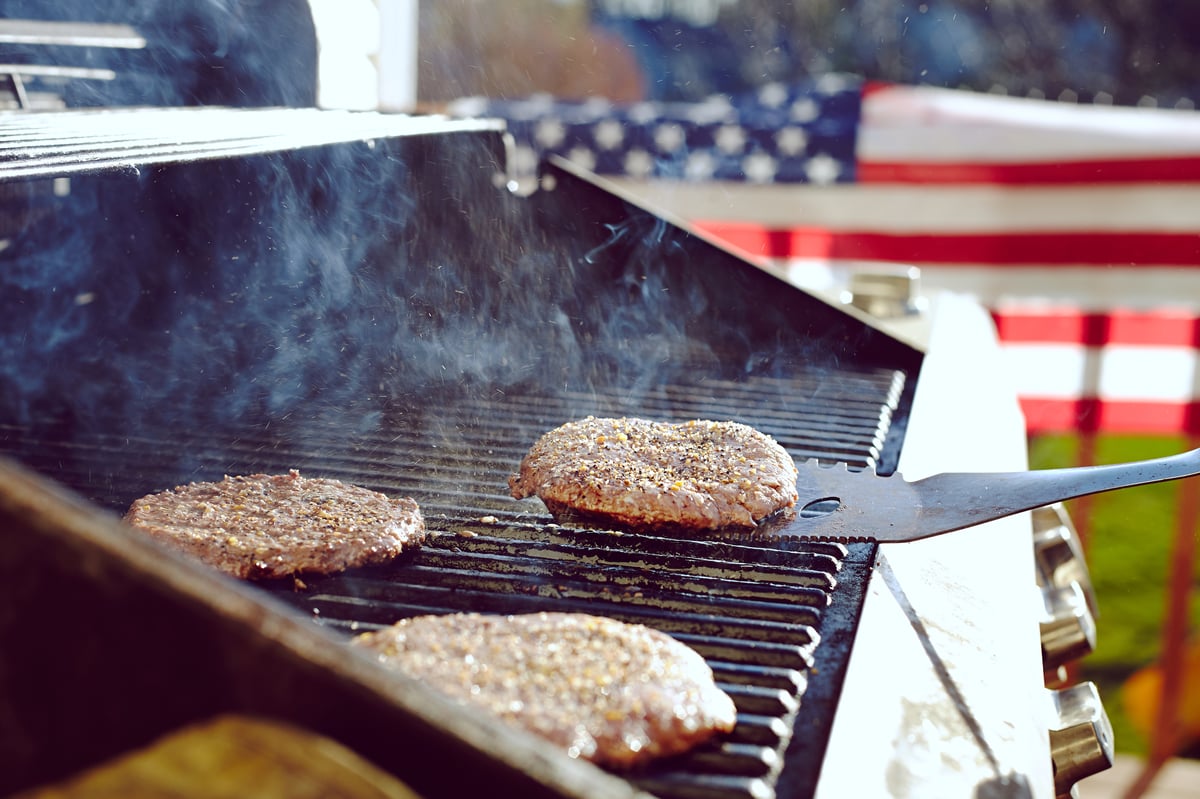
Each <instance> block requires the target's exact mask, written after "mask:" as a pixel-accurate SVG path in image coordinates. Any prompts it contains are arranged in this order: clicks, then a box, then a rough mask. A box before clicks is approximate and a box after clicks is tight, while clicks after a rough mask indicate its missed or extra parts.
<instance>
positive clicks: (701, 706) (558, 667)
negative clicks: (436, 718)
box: [353, 613, 736, 768]
mask: <svg viewBox="0 0 1200 799" xmlns="http://www.w3.org/2000/svg"><path fill="white" fill-rule="evenodd" d="M353 643H354V644H355V645H357V646H360V647H363V648H365V649H368V650H370V651H372V652H374V653H376V654H377V655H378V657H379V660H380V662H381V663H383V664H384V665H385V666H387V667H389V668H394V669H396V670H397V671H401V672H404V673H406V674H408V675H409V676H412V677H415V678H416V679H419V680H421V681H423V682H425V683H427V684H428V685H429V686H430V687H432V688H435V689H437V690H439V691H441V692H442V693H444V694H446V695H448V696H449V697H451V698H453V699H455V700H457V701H459V702H462V703H464V704H469V705H474V706H480V707H483V708H486V709H487V710H488V711H490V712H491V713H493V714H494V715H496V716H499V717H500V718H502V719H505V720H507V721H509V722H511V723H513V724H516V725H519V726H521V727H523V728H525V729H526V730H528V731H529V732H531V733H533V734H535V735H538V736H540V737H542V738H545V739H546V740H548V741H550V742H551V743H553V744H554V745H556V746H559V747H561V748H562V749H563V750H564V751H566V752H567V754H569V755H570V756H572V757H579V758H584V759H586V760H590V761H593V762H595V763H598V764H601V765H605V766H610V767H616V768H626V767H630V766H634V765H637V764H640V763H643V762H645V761H647V760H650V759H653V758H656V757H663V756H666V755H672V754H677V753H679V752H683V751H686V750H687V749H690V748H691V747H693V746H695V745H696V744H698V743H700V742H701V741H704V740H706V739H708V738H710V737H711V736H713V735H715V734H716V733H718V732H721V731H728V730H731V729H733V725H734V721H735V716H736V711H735V709H734V705H733V700H731V699H730V698H729V696H728V695H727V694H726V693H725V692H724V691H722V690H721V689H720V688H718V687H717V686H716V684H715V683H714V682H713V674H712V670H711V669H709V667H708V664H707V663H705V662H704V659H703V658H702V657H700V655H699V654H697V653H696V652H695V650H693V649H690V648H689V647H687V646H685V645H684V644H681V643H680V642H678V641H676V640H675V639H673V638H671V637H670V636H668V635H665V634H663V633H660V632H658V631H657V630H652V629H650V628H649V627H644V626H642V625H638V624H625V623H623V622H619V621H615V620H613V619H607V618H602V617H599V616H590V615H587V614H583V613H531V614H526V615H518V616H501V615H482V614H478V613H466V614H455V615H449V616H419V617H417V618H413V619H406V620H404V621H401V622H399V623H397V624H395V625H393V626H391V627H386V628H384V629H382V630H378V631H376V632H370V633H364V634H362V635H360V636H358V637H356V638H355V639H354V640H353Z"/></svg>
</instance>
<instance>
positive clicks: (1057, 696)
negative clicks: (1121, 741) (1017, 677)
mask: <svg viewBox="0 0 1200 799" xmlns="http://www.w3.org/2000/svg"><path fill="white" fill-rule="evenodd" d="M1050 696H1051V700H1052V702H1053V703H1054V709H1055V711H1056V713H1057V717H1058V723H1057V725H1056V726H1055V728H1054V729H1052V730H1050V757H1051V760H1052V761H1053V763H1054V793H1055V795H1056V796H1059V797H1067V796H1073V795H1074V789H1075V784H1076V783H1077V782H1079V781H1080V780H1082V779H1084V778H1085V777H1090V776H1091V775H1093V774H1096V773H1098V772H1101V771H1104V770H1105V769H1108V768H1112V764H1113V734H1112V725H1111V724H1110V723H1109V721H1108V715H1107V714H1106V713H1105V712H1104V706H1103V705H1102V704H1101V703H1100V692H1099V691H1097V690H1096V686H1095V685H1094V684H1093V683H1090V682H1085V683H1080V684H1079V685H1075V686H1072V687H1071V688H1064V689H1062V690H1060V691H1051V692H1050Z"/></svg>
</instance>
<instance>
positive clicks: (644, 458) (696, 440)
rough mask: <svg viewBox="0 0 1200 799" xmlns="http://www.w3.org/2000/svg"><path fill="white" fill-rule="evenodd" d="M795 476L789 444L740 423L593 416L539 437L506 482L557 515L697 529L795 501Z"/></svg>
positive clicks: (752, 518) (737, 523)
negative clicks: (786, 445)
mask: <svg viewBox="0 0 1200 799" xmlns="http://www.w3.org/2000/svg"><path fill="white" fill-rule="evenodd" d="M796 478H797V471H796V464H795V463H794V462H793V461H792V458H791V456H790V455H788V453H787V451H786V450H784V449H783V447H781V446H780V445H779V444H778V443H776V441H775V440H774V439H772V438H771V437H770V436H768V435H766V434H764V433H761V432H759V431H757V430H755V429H754V428H752V427H748V426H746V425H744V424H738V423H736V422H710V421H699V420H696V421H690V422H685V423H682V424H667V423H664V422H652V421H648V420H646V419H631V418H620V419H600V418H596V417H593V416H589V417H587V418H586V419H583V420H581V421H574V422H568V423H567V424H565V425H563V426H561V427H558V428H556V429H554V430H551V431H550V432H548V433H546V434H545V435H543V436H542V437H541V438H540V439H539V440H538V441H537V442H536V443H535V444H534V445H533V447H532V448H531V449H530V450H529V453H528V454H527V455H526V456H525V457H524V459H523V460H522V461H521V465H520V470H519V471H518V473H517V474H514V475H513V476H512V477H510V478H509V481H508V485H509V488H510V489H511V491H512V495H513V496H514V497H516V498H517V499H523V498H525V497H530V496H534V495H536V496H537V497H538V498H539V499H541V500H542V502H544V503H545V505H546V507H547V509H548V510H549V511H550V512H551V513H552V514H553V515H554V516H555V517H556V518H557V519H559V520H560V521H581V522H584V523H588V524H599V525H613V526H617V527H622V528H627V529H631V530H635V531H646V532H651V531H658V532H668V531H679V532H699V531H706V530H725V529H731V530H748V529H754V528H755V527H756V526H757V525H758V522H760V521H762V520H763V519H765V518H766V517H768V516H770V515H772V514H774V513H776V512H779V511H782V510H784V509H787V508H791V507H794V506H795V504H796V500H797V492H796Z"/></svg>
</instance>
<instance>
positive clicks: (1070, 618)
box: [1041, 583, 1096, 672]
mask: <svg viewBox="0 0 1200 799" xmlns="http://www.w3.org/2000/svg"><path fill="white" fill-rule="evenodd" d="M1042 599H1043V600H1044V601H1045V603H1046V611H1047V613H1048V614H1049V617H1048V618H1047V619H1046V620H1045V621H1043V622H1042V623H1041V636H1042V668H1043V669H1044V670H1045V671H1047V672H1051V671H1054V670H1056V669H1058V668H1059V667H1060V666H1064V665H1066V664H1067V663H1070V662H1071V661H1072V660H1078V659H1079V658H1081V657H1083V656H1084V655H1087V654H1090V653H1091V651H1092V650H1093V649H1095V648H1096V620H1095V617H1093V616H1092V612H1091V610H1090V609H1089V608H1088V605H1087V599H1086V598H1085V597H1084V593H1083V589H1082V588H1081V587H1080V586H1079V584H1078V583H1072V584H1071V585H1068V586H1066V587H1064V588H1043V589H1042Z"/></svg>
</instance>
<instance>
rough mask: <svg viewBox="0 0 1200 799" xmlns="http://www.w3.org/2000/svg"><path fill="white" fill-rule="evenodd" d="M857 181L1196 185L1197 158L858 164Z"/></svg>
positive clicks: (1199, 170)
mask: <svg viewBox="0 0 1200 799" xmlns="http://www.w3.org/2000/svg"><path fill="white" fill-rule="evenodd" d="M855 170H856V176H857V179H858V181H859V182H860V183H922V184H929V183H959V184H964V183H965V184H975V183H983V184H1000V185H1030V186H1036V185H1066V184H1087V183H1151V182H1153V183H1194V182H1196V181H1198V180H1200V156H1177V157H1173V158H1110V159H1095V160H1084V161H1055V162H1046V163H1029V162H1024V163H1005V162H991V163H985V162H978V161H965V162H941V161H936V162H913V161H903V162H889V161H860V162H859V163H858V164H857V166H856V167H855Z"/></svg>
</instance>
